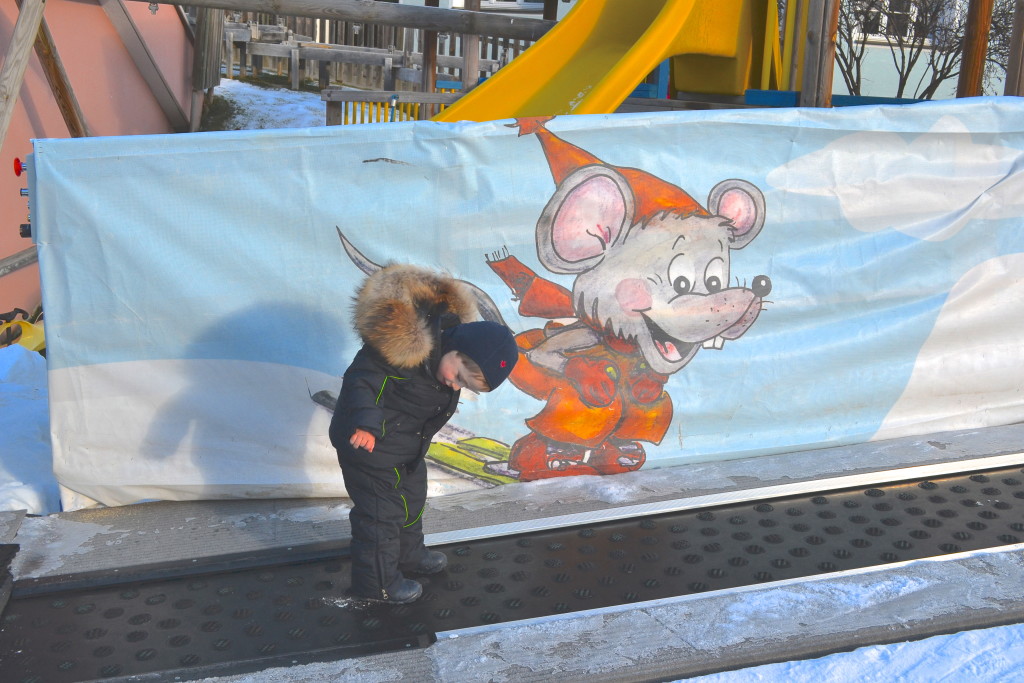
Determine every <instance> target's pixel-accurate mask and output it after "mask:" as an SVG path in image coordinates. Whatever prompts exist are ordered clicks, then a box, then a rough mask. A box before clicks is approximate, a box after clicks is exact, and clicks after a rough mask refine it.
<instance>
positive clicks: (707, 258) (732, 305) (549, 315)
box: [488, 117, 771, 481]
mask: <svg viewBox="0 0 1024 683" xmlns="http://www.w3.org/2000/svg"><path fill="white" fill-rule="evenodd" d="M551 118H553V117H538V118H526V119H517V121H516V123H515V124H513V125H516V126H518V127H519V134H520V135H521V136H522V135H528V134H534V135H536V136H537V138H538V139H539V140H540V143H541V147H542V148H543V150H544V153H545V156H546V157H547V160H548V164H549V167H550V169H551V174H552V176H553V178H554V181H555V184H556V186H557V187H556V189H555V193H554V195H553V196H552V197H551V199H550V200H549V201H548V203H547V205H546V206H545V207H544V210H543V211H542V212H541V215H540V219H539V220H538V222H537V227H536V245H537V256H538V258H539V260H540V262H541V264H543V266H544V267H545V268H547V269H548V270H549V271H551V272H552V273H559V274H566V275H572V276H574V280H573V284H572V291H571V292H570V291H569V290H567V289H566V288H564V287H561V286H560V285H557V284H555V283H552V282H550V281H547V280H544V279H543V278H541V277H539V276H538V275H537V274H536V273H535V272H534V271H532V270H530V269H529V268H528V267H526V266H525V265H524V264H523V263H522V262H520V261H519V260H518V259H517V258H516V257H514V256H508V255H502V256H504V258H498V255H495V256H494V257H492V259H490V260H489V261H488V264H489V265H490V267H491V268H492V270H494V272H495V273H497V274H498V276H499V277H501V279H502V280H503V281H504V282H505V284H506V285H508V286H509V288H510V289H511V290H512V293H513V295H514V298H515V299H518V300H519V312H520V314H522V315H524V316H533V317H540V318H545V319H548V320H549V322H548V323H547V324H546V325H545V326H544V328H543V329H531V330H528V331H526V332H523V333H521V334H519V335H518V336H517V341H518V343H519V347H520V361H519V363H518V364H517V365H516V368H515V371H514V372H513V373H512V376H511V378H510V379H511V381H512V383H513V384H514V385H515V386H517V387H518V388H519V389H520V390H522V391H524V392H525V393H527V394H529V395H530V396H533V397H534V398H537V399H540V400H542V401H544V402H545V405H544V407H543V409H542V410H541V411H540V413H538V414H537V415H535V416H534V417H532V418H530V419H528V420H527V421H526V424H527V426H528V427H529V428H530V433H529V434H527V435H526V436H523V437H522V438H520V439H518V440H517V441H516V442H515V444H513V446H512V449H511V453H510V456H509V463H508V467H509V468H510V469H511V470H515V471H517V472H518V473H519V475H518V476H519V478H520V480H523V481H529V480H535V479H543V478H548V477H555V476H565V475H574V474H614V473H620V472H627V471H630V470H635V469H638V468H640V467H641V466H642V465H643V464H644V461H645V458H646V456H645V452H644V447H643V445H642V443H641V442H649V443H654V444H658V443H660V442H661V440H662V438H663V437H664V436H665V433H666V431H667V430H668V427H669V424H670V423H671V421H672V401H671V399H670V397H669V395H668V394H667V393H666V392H665V390H664V386H665V383H666V381H667V380H668V377H669V375H671V374H672V373H675V372H678V371H679V370H681V369H682V368H683V367H685V366H686V364H687V363H689V362H690V361H691V360H692V359H693V357H694V356H695V355H696V354H697V351H698V350H699V349H701V348H702V347H703V348H713V349H721V348H722V346H723V344H724V343H725V341H731V340H734V339H738V338H739V337H741V336H742V335H743V334H744V333H745V332H746V331H747V330H748V329H749V328H750V326H751V325H752V324H753V323H754V321H755V320H756V319H757V317H758V315H759V314H760V312H761V310H762V307H763V305H764V303H765V301H764V297H766V296H767V295H768V293H769V292H770V291H771V281H770V280H769V279H768V278H767V277H766V276H764V275H759V276H757V277H755V278H754V279H753V282H752V283H751V286H750V287H747V286H740V285H739V284H738V283H737V284H735V285H730V270H729V258H730V253H731V252H732V251H733V250H734V249H743V248H744V247H746V246H747V245H748V244H750V243H751V241H753V239H754V238H755V237H756V236H757V234H758V233H759V232H760V230H761V227H762V226H763V224H764V214H765V210H764V197H763V195H762V194H761V192H760V190H758V189H757V188H756V187H754V186H753V185H752V184H750V183H749V182H747V181H744V180H725V181H723V182H721V183H719V184H718V185H716V186H715V187H714V188H713V189H712V190H711V193H710V195H709V196H708V200H707V204H706V208H705V207H703V206H701V205H700V204H699V203H698V202H696V201H695V200H694V199H693V198H692V197H691V196H690V195H688V194H687V193H686V192H684V191H683V190H682V189H681V188H679V187H677V186H675V185H672V184H670V183H668V182H666V181H664V180H661V179H660V178H657V177H656V176H654V175H652V174H650V173H647V172H645V171H642V170H639V169H635V168H625V167H617V166H612V165H610V164H606V163H604V162H602V161H601V160H600V159H598V158H597V157H595V156H593V155H592V154H590V153H589V152H586V151H584V150H583V149H581V148H579V147H576V146H575V145H572V144H570V143H568V142H566V141H564V140H562V139H560V138H559V137H557V136H555V135H554V134H552V133H551V132H550V131H549V130H548V129H547V128H546V127H545V125H544V124H545V123H546V122H547V121H549V120H550V119H551ZM565 319H569V320H568V321H565Z"/></svg>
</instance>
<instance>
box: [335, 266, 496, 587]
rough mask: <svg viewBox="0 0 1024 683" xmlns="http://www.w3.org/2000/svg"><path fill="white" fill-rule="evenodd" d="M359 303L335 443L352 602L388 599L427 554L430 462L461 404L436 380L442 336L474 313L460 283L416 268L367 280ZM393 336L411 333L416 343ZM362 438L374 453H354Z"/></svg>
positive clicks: (383, 272)
mask: <svg viewBox="0 0 1024 683" xmlns="http://www.w3.org/2000/svg"><path fill="white" fill-rule="evenodd" d="M410 281H411V282H412V283H413V284H412V285H411V286H410V285H409V282H410ZM424 283H427V285H428V286H427V287H426V288H425V289H424V288H422V287H421V285H423V284H424ZM410 289H412V290H414V291H411V292H410V291H409V290H410ZM356 302H357V305H356V327H357V329H358V330H359V331H360V334H361V335H362V337H363V340H364V345H363V347H362V348H361V349H360V350H359V352H358V353H357V354H356V356H355V358H354V359H353V361H352V364H351V365H350V366H349V368H348V369H347V370H346V371H345V375H344V379H343V381H342V387H341V393H340V395H339V397H338V404H337V407H336V409H335V412H334V418H333V419H332V420H331V427H330V437H331V443H332V444H333V445H334V447H335V449H336V450H337V452H338V462H339V464H340V465H341V470H342V475H343V476H344V479H345V488H346V490H347V491H348V494H349V497H350V498H351V499H352V510H351V511H350V513H349V520H350V523H351V526H352V547H351V551H352V589H353V592H354V593H355V594H356V595H359V596H363V597H383V598H384V599H387V594H388V592H389V591H390V590H391V589H392V588H393V587H394V586H396V585H397V584H398V582H400V581H401V580H402V579H403V578H404V577H403V574H402V572H401V569H402V568H403V567H404V568H406V569H408V568H411V567H413V566H415V565H416V564H417V563H418V562H419V561H420V559H422V557H423V555H424V554H425V552H426V548H425V546H424V544H423V527H422V513H423V507H424V505H425V503H426V495H427V468H426V465H425V464H424V462H423V458H424V456H425V455H426V453H427V449H428V448H429V446H430V441H431V439H432V438H433V436H434V435H435V434H436V433H437V432H438V430H440V429H441V427H443V426H444V425H445V423H447V422H448V420H450V419H451V417H452V415H453V414H454V413H455V409H456V407H457V406H458V402H459V392H458V391H453V390H452V389H450V388H449V387H447V386H445V385H443V384H442V383H441V382H439V381H438V380H437V378H436V375H437V368H438V363H439V362H440V359H441V355H442V353H443V349H444V346H443V344H444V341H443V338H444V333H443V330H444V328H446V327H450V326H453V325H456V324H458V323H460V322H467V321H468V320H469V319H472V316H473V315H475V312H476V309H475V305H474V304H473V302H472V299H471V298H470V295H468V294H467V293H466V292H465V291H463V290H462V289H461V285H459V284H458V283H457V282H456V281H454V280H452V279H450V278H445V277H443V276H438V275H436V274H433V273H432V272H431V271H423V270H421V269H416V268H413V267H411V266H391V267H388V268H385V269H383V270H381V271H379V272H378V273H375V274H374V275H372V276H370V278H368V280H367V283H366V284H364V286H363V287H362V288H361V289H360V292H359V294H357V296H356ZM396 302H397V303H396ZM396 317H397V320H396ZM406 318H408V320H407V319H406ZM396 330H399V331H408V330H413V331H414V333H413V334H412V335H411V342H410V339H409V338H408V337H406V338H404V339H403V337H402V335H401V334H396ZM402 341H405V342H410V343H400V342H402ZM356 429H363V430H366V431H368V432H370V433H371V434H373V435H374V437H375V439H376V443H375V445H374V449H373V452H372V453H371V452H368V451H366V450H364V449H361V448H353V447H352V445H351V444H350V443H349V439H350V438H351V437H352V434H353V433H354V431H355V430H356Z"/></svg>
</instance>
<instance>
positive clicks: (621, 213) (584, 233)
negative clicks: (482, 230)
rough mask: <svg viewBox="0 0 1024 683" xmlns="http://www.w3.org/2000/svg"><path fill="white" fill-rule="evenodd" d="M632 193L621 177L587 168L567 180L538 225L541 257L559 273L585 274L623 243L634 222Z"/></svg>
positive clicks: (611, 171) (605, 169)
mask: <svg viewBox="0 0 1024 683" xmlns="http://www.w3.org/2000/svg"><path fill="white" fill-rule="evenodd" d="M634 202H635V200H634V197H633V192H632V190H631V189H630V186H629V183H628V182H626V179H625V178H624V177H623V176H622V174H621V173H619V172H618V171H616V170H615V169H614V168H611V167H609V166H604V165H594V166H584V167H583V168H580V169H577V170H575V171H573V172H572V173H570V174H569V175H568V176H566V178H565V180H563V181H562V182H561V184H559V186H558V189H557V190H555V194H554V196H552V197H551V199H550V200H549V201H548V204H547V206H545V207H544V211H542V212H541V215H540V219H539V220H538V221H537V253H538V255H539V257H540V260H541V263H543V264H544V266H545V267H546V268H547V269H548V270H550V271H552V272H554V273H582V272H585V271H587V270H590V269H591V268H593V267H594V266H595V265H597V263H599V262H600V261H601V259H603V258H604V255H605V253H607V251H608V249H609V248H610V247H611V246H612V245H614V244H616V243H617V242H618V241H619V240H621V239H622V238H623V237H624V236H625V233H626V231H627V230H628V229H629V223H630V220H631V219H632V216H633V205H634Z"/></svg>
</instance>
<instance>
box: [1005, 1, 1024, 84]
mask: <svg viewBox="0 0 1024 683" xmlns="http://www.w3.org/2000/svg"><path fill="white" fill-rule="evenodd" d="M1003 94H1004V95H1009V96H1011V97H1024V0H1017V2H1016V4H1015V6H1014V10H1013V33H1012V34H1011V35H1010V61H1009V64H1007V66H1006V87H1005V88H1004V89H1003Z"/></svg>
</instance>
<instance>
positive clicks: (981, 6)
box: [956, 0, 993, 97]
mask: <svg viewBox="0 0 1024 683" xmlns="http://www.w3.org/2000/svg"><path fill="white" fill-rule="evenodd" d="M992 2H993V0H971V4H970V5H969V6H968V8H967V29H966V30H965V31H964V56H963V58H962V60H961V62H960V78H959V80H957V84H956V96H957V97H977V96H978V95H980V94H981V79H982V76H983V75H984V73H985V53H986V52H988V32H989V29H990V28H991V27H992Z"/></svg>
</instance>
